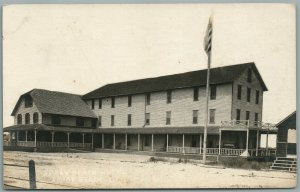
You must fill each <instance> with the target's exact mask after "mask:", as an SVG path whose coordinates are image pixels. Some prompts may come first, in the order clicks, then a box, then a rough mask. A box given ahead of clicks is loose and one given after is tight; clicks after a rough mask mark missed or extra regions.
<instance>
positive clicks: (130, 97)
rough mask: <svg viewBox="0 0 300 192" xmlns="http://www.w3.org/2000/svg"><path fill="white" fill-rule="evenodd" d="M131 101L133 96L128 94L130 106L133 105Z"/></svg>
mask: <svg viewBox="0 0 300 192" xmlns="http://www.w3.org/2000/svg"><path fill="white" fill-rule="evenodd" d="M131 103H132V96H131V95H129V96H128V107H131Z"/></svg>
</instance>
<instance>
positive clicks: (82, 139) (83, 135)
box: [82, 133, 85, 148]
mask: <svg viewBox="0 0 300 192" xmlns="http://www.w3.org/2000/svg"><path fill="white" fill-rule="evenodd" d="M84 135H85V134H84V133H82V148H84Z"/></svg>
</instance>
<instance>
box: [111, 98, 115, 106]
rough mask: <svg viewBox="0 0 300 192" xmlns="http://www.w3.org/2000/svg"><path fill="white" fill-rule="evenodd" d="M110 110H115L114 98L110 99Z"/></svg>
mask: <svg viewBox="0 0 300 192" xmlns="http://www.w3.org/2000/svg"><path fill="white" fill-rule="evenodd" d="M111 108H115V98H114V97H112V98H111Z"/></svg>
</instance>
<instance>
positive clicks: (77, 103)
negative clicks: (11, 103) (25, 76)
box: [11, 89, 96, 118]
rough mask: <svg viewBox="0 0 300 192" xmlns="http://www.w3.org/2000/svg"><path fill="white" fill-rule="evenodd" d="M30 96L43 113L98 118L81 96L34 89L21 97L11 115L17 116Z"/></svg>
mask: <svg viewBox="0 0 300 192" xmlns="http://www.w3.org/2000/svg"><path fill="white" fill-rule="evenodd" d="M28 95H30V96H31V97H32V99H33V102H34V104H35V105H36V107H37V108H38V110H39V111H40V112H41V113H49V114H58V115H69V116H80V117H91V118H96V115H95V114H94V112H93V111H92V110H91V109H90V108H89V106H88V105H87V104H86V103H85V102H84V101H83V100H82V99H81V96H80V95H75V94H70V93H63V92H57V91H48V90H43V89H33V90H31V91H29V92H27V93H25V94H23V95H21V96H20V98H19V100H18V102H17V104H16V106H15V108H14V110H13V112H12V114H11V115H15V113H16V111H17V109H18V107H19V104H20V103H21V101H22V99H23V97H25V96H28Z"/></svg>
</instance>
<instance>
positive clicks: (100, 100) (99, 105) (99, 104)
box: [98, 98, 102, 109]
mask: <svg viewBox="0 0 300 192" xmlns="http://www.w3.org/2000/svg"><path fill="white" fill-rule="evenodd" d="M98 108H99V109H102V98H99V103H98Z"/></svg>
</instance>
